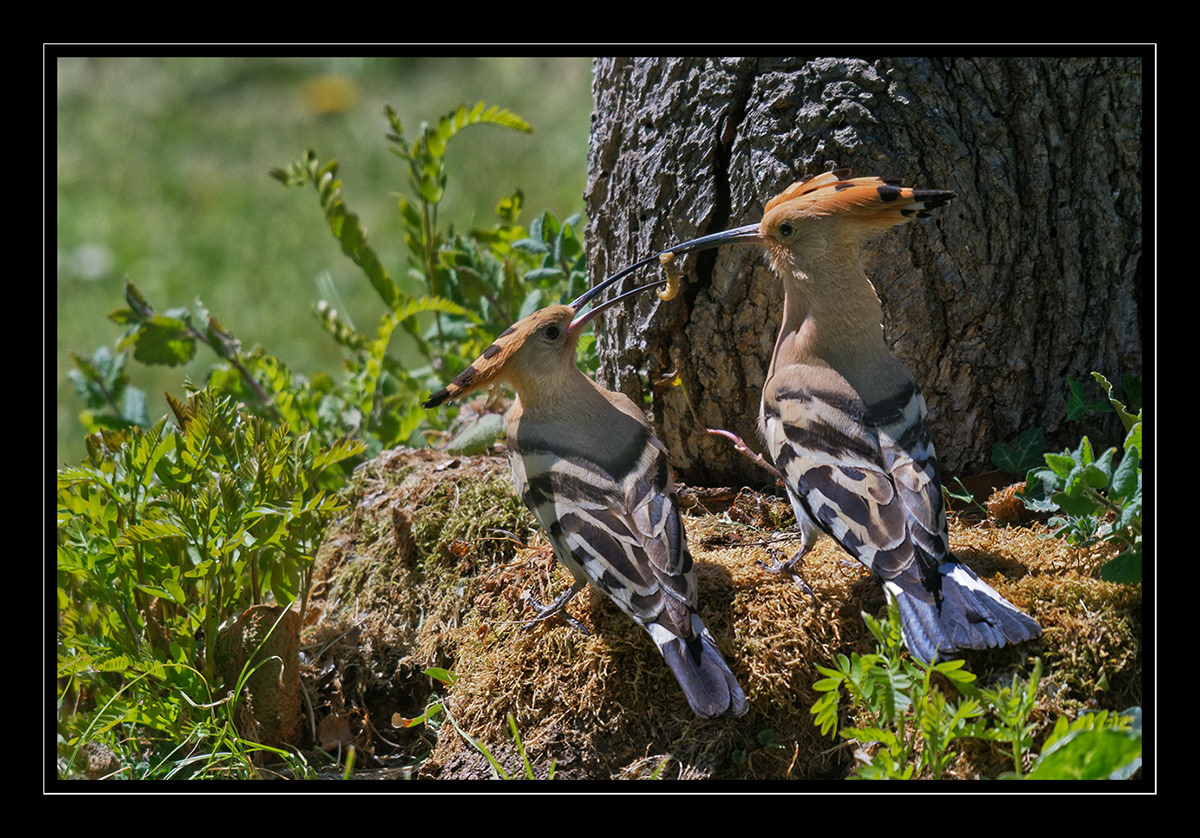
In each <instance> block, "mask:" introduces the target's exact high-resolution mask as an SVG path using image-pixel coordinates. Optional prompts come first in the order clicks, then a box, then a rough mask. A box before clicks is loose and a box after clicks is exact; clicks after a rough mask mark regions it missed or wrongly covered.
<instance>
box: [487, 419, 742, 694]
mask: <svg viewBox="0 0 1200 838" xmlns="http://www.w3.org/2000/svg"><path fill="white" fill-rule="evenodd" d="M611 418H612V424H611V425H609V426H608V427H607V428H606V430H607V431H608V433H606V435H605V436H606V438H607V439H608V440H609V443H608V444H607V445H590V446H588V447H587V449H586V450H583V449H582V448H581V447H571V446H568V445H564V444H563V442H562V440H563V439H564V438H565V437H566V436H567V435H564V434H559V435H558V436H557V438H556V439H554V441H552V437H551V435H550V434H548V433H545V432H544V431H539V429H537V428H536V427H532V426H530V425H529V424H526V425H524V426H522V427H520V428H518V429H517V430H516V432H513V431H512V430H511V429H510V434H509V462H510V464H511V466H512V471H513V480H514V482H515V483H516V485H517V487H518V491H520V493H521V496H522V498H523V499H524V501H525V503H526V504H527V505H528V506H529V508H530V509H531V510H532V511H533V514H534V517H535V518H537V520H538V523H539V524H541V526H542V528H543V529H544V530H545V531H546V533H547V534H548V535H549V537H550V541H551V543H552V544H553V545H554V552H555V555H556V556H557V557H558V559H559V561H561V562H562V563H563V564H564V565H566V567H567V568H568V569H569V570H570V571H571V574H572V575H573V576H574V577H575V579H576V580H577V581H578V582H584V581H586V582H588V583H590V584H592V585H593V586H595V587H596V588H598V589H599V590H600V591H602V592H603V593H605V594H607V595H608V596H609V597H611V598H612V600H613V601H614V602H616V604H617V605H618V606H619V607H620V608H621V610H622V611H624V612H625V613H626V614H628V615H629V616H630V617H632V618H633V619H634V620H635V621H636V622H637V623H638V624H639V625H641V626H642V627H643V628H644V629H645V630H646V631H647V632H649V634H650V637H651V639H652V640H653V641H654V643H655V645H656V646H657V647H658V649H659V652H660V653H661V654H662V656H663V658H664V659H665V660H666V662H667V664H668V666H669V667H670V668H671V671H672V673H673V674H674V675H675V677H676V679H677V680H678V681H679V684H680V686H681V688H682V689H683V692H684V695H685V696H686V697H687V700H688V704H689V705H690V706H691V707H692V709H693V711H695V712H696V713H697V715H700V716H702V717H705V718H713V717H718V716H725V715H741V714H743V713H745V712H746V709H747V703H746V699H745V695H744V694H743V692H742V689H741V687H740V685H739V684H738V682H737V679H736V678H735V677H734V676H733V674H732V672H730V670H729V666H728V665H727V664H726V663H725V660H724V658H723V657H722V656H721V652H720V650H719V648H718V647H717V644H716V641H715V640H714V639H713V637H712V635H711V634H710V633H709V631H708V629H707V628H706V627H705V626H704V623H703V621H702V620H701V619H700V616H699V614H698V613H697V612H696V579H695V574H694V572H693V569H692V556H691V553H690V552H689V551H688V549H687V543H686V537H685V535H684V531H683V525H682V521H681V519H680V515H679V503H678V498H677V497H676V494H675V487H674V478H673V477H672V474H671V469H670V465H669V461H668V458H667V453H666V450H665V449H664V448H663V446H662V443H660V442H659V441H658V440H657V439H656V438H655V437H654V436H653V434H651V433H650V430H649V428H648V427H645V426H644V425H642V424H641V423H637V422H634V421H632V420H631V419H630V417H629V416H627V415H626V414H625V413H623V412H621V411H614V414H613V416H612V417H611ZM615 428H620V429H621V430H620V432H614V429H615Z"/></svg>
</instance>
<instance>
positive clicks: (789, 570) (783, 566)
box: [754, 544, 817, 600]
mask: <svg viewBox="0 0 1200 838" xmlns="http://www.w3.org/2000/svg"><path fill="white" fill-rule="evenodd" d="M807 552H808V545H806V544H801V545H800V549H799V550H797V551H796V553H795V554H794V555H793V556H792V557H791V558H790V559H788V560H787V561H781V558H782V556H783V553H782V552H781V551H779V550H776V549H775V548H774V547H768V548H767V554H768V555H770V557H771V559H772V562H771V564H767V563H766V562H764V561H762V560H761V559H755V560H754V561H755V563H756V564H757V565H758V566H759V567H761V568H762V569H763V570H766V571H769V572H770V573H786V574H787V575H788V576H790V577H791V579H792V582H793V583H795V585H796V587H797V588H799V589H800V590H802V591H804V592H805V593H806V594H808V595H809V597H811V598H812V599H814V600H815V599H816V598H817V595H816V594H815V593H813V589H812V588H810V587H809V586H808V583H807V582H805V581H804V577H803V576H801V575H800V571H799V570H797V569H796V565H798V564H800V563H801V562H802V560H803V559H804V554H805V553H807Z"/></svg>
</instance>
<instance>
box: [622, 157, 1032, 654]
mask: <svg viewBox="0 0 1200 838" xmlns="http://www.w3.org/2000/svg"><path fill="white" fill-rule="evenodd" d="M849 176H850V173H849V171H848V170H844V169H841V170H835V171H832V172H828V173H826V174H823V175H820V176H818V177H814V178H812V179H810V180H806V181H800V182H797V183H795V184H792V185H791V186H789V187H788V188H787V189H785V190H784V191H783V192H782V193H780V194H779V195H777V196H776V197H775V198H773V199H772V200H771V201H770V202H769V203H768V204H767V206H766V211H765V212H764V213H763V218H762V221H761V222H760V223H758V224H752V225H748V226H745V227H739V228H737V229H733V230H728V231H726V232H723V233H716V234H713V235H710V236H704V237H702V238H698V239H693V240H692V241H689V242H686V243H684V244H681V245H678V246H676V247H673V248H671V249H670V251H664V252H663V253H662V254H657V255H656V256H654V257H650V258H648V259H645V260H643V261H641V262H639V263H638V264H637V265H635V266H631V268H630V269H628V270H631V269H632V268H634V267H637V266H640V265H644V264H647V263H649V262H651V261H653V260H654V259H658V258H660V257H664V256H665V257H667V258H668V259H669V258H670V257H669V254H670V253H687V252H691V251H696V250H705V249H707V248H711V247H717V246H719V245H723V244H732V243H736V242H754V243H757V244H760V245H763V246H764V247H765V248H766V250H767V254H768V256H769V257H770V260H771V267H772V269H773V270H774V271H775V274H776V275H777V276H778V277H779V278H780V280H781V281H782V282H783V287H784V311H783V319H782V323H781V325H780V328H779V336H778V338H777V339H776V343H775V354H774V357H773V358H772V359H771V366H770V369H769V370H768V372H767V380H766V383H765V385H764V387H763V395H762V405H761V410H760V414H759V432H760V434H761V435H762V437H763V440H764V442H765V443H766V446H767V449H768V450H769V452H770V456H771V459H772V460H773V461H774V463H775V467H776V469H777V470H778V471H779V473H780V475H781V476H782V477H783V480H784V482H785V485H786V486H787V493H788V497H789V499H790V500H791V503H792V507H793V508H794V509H795V511H796V518H797V520H798V522H799V525H800V528H801V532H802V539H801V544H802V546H801V548H800V550H799V551H798V552H797V553H796V554H795V556H793V557H792V558H791V559H790V560H788V561H787V562H785V563H781V564H779V565H777V568H776V569H779V570H789V571H790V570H792V569H793V568H794V567H795V566H796V564H797V563H798V562H800V560H801V559H802V558H803V556H804V554H805V552H807V551H808V549H809V548H810V547H811V546H812V545H813V543H814V542H815V541H816V540H817V539H818V538H819V537H820V536H821V535H822V534H828V535H829V536H831V537H832V538H833V539H834V540H835V541H836V542H837V543H838V544H839V545H840V546H841V547H842V548H843V549H844V550H845V551H846V552H848V553H850V554H851V555H852V556H854V557H856V558H857V559H858V560H859V561H861V562H862V563H863V564H864V565H866V566H867V567H868V568H869V569H870V570H871V572H872V573H873V574H874V576H875V577H876V579H878V580H879V581H880V582H881V583H882V584H883V586H884V588H885V589H886V590H887V591H888V592H889V593H890V594H892V595H893V596H894V597H895V598H896V600H897V602H898V604H899V606H900V614H901V618H902V622H903V631H904V637H905V640H906V641H907V643H908V647H909V649H910V650H911V651H912V652H913V653H914V654H915V655H917V656H919V657H921V658H922V659H924V660H926V661H928V660H931V659H932V658H933V656H934V655H935V654H937V655H938V656H939V657H942V658H945V657H946V656H947V655H948V654H950V653H952V652H954V651H955V650H958V649H983V648H989V647H993V646H1003V645H1004V644H1005V643H1017V642H1020V641H1023V640H1029V639H1031V638H1034V637H1037V636H1038V635H1039V634H1041V628H1040V627H1039V626H1038V625H1037V623H1036V622H1034V621H1033V620H1032V619H1031V618H1030V617H1029V616H1027V615H1026V614H1024V613H1022V612H1021V611H1020V610H1018V609H1017V608H1016V607H1015V606H1013V605H1012V604H1011V603H1010V602H1008V601H1007V600H1005V599H1004V598H1003V597H1001V596H1000V595H999V594H998V593H996V591H994V590H992V588H991V587H990V586H988V585H987V584H986V583H985V582H983V580H981V579H980V578H979V576H977V575H976V574H975V573H974V571H972V570H971V569H970V568H969V567H967V566H966V565H964V564H961V563H960V562H959V561H958V559H956V558H955V557H954V555H953V554H952V553H951V552H950V545H949V538H948V534H947V528H946V510H945V504H944V500H943V497H942V487H941V482H940V480H939V478H938V472H937V461H936V458H935V456H934V452H933V444H932V443H931V441H930V436H929V429H928V427H927V425H926V419H925V400H924V398H923V397H922V396H921V393H920V390H919V389H918V388H917V384H916V382H915V381H914V380H913V378H912V376H911V375H910V374H909V373H908V371H907V370H906V369H905V368H904V367H903V365H901V363H900V362H899V361H897V360H896V358H895V356H893V355H892V353H891V352H890V351H889V350H888V348H887V345H886V344H885V343H884V339H883V325H882V320H883V316H882V308H881V306H880V302H879V297H878V296H877V295H876V293H875V289H874V287H873V286H872V285H871V282H870V280H868V279H867V276H866V274H865V273H863V269H862V264H861V260H860V250H861V245H862V243H863V242H864V241H865V240H866V239H867V238H868V237H870V236H871V235H872V234H874V233H877V232H879V231H882V230H886V229H888V228H890V227H892V226H893V225H895V224H899V223H901V222H903V221H907V220H908V219H910V218H913V217H918V218H920V217H925V216H927V215H929V213H930V211H931V210H933V209H936V208H937V207H940V206H942V205H943V204H945V203H947V202H948V201H950V200H951V199H952V198H954V197H955V194H954V193H953V192H947V191H941V190H922V189H910V188H907V187H902V186H899V185H897V184H896V183H894V182H892V181H890V180H884V179H881V178H875V177H866V178H854V179H850V177H849ZM664 261H665V260H664ZM628 270H627V271H625V272H623V273H622V274H621V275H624V273H627V272H628Z"/></svg>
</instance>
